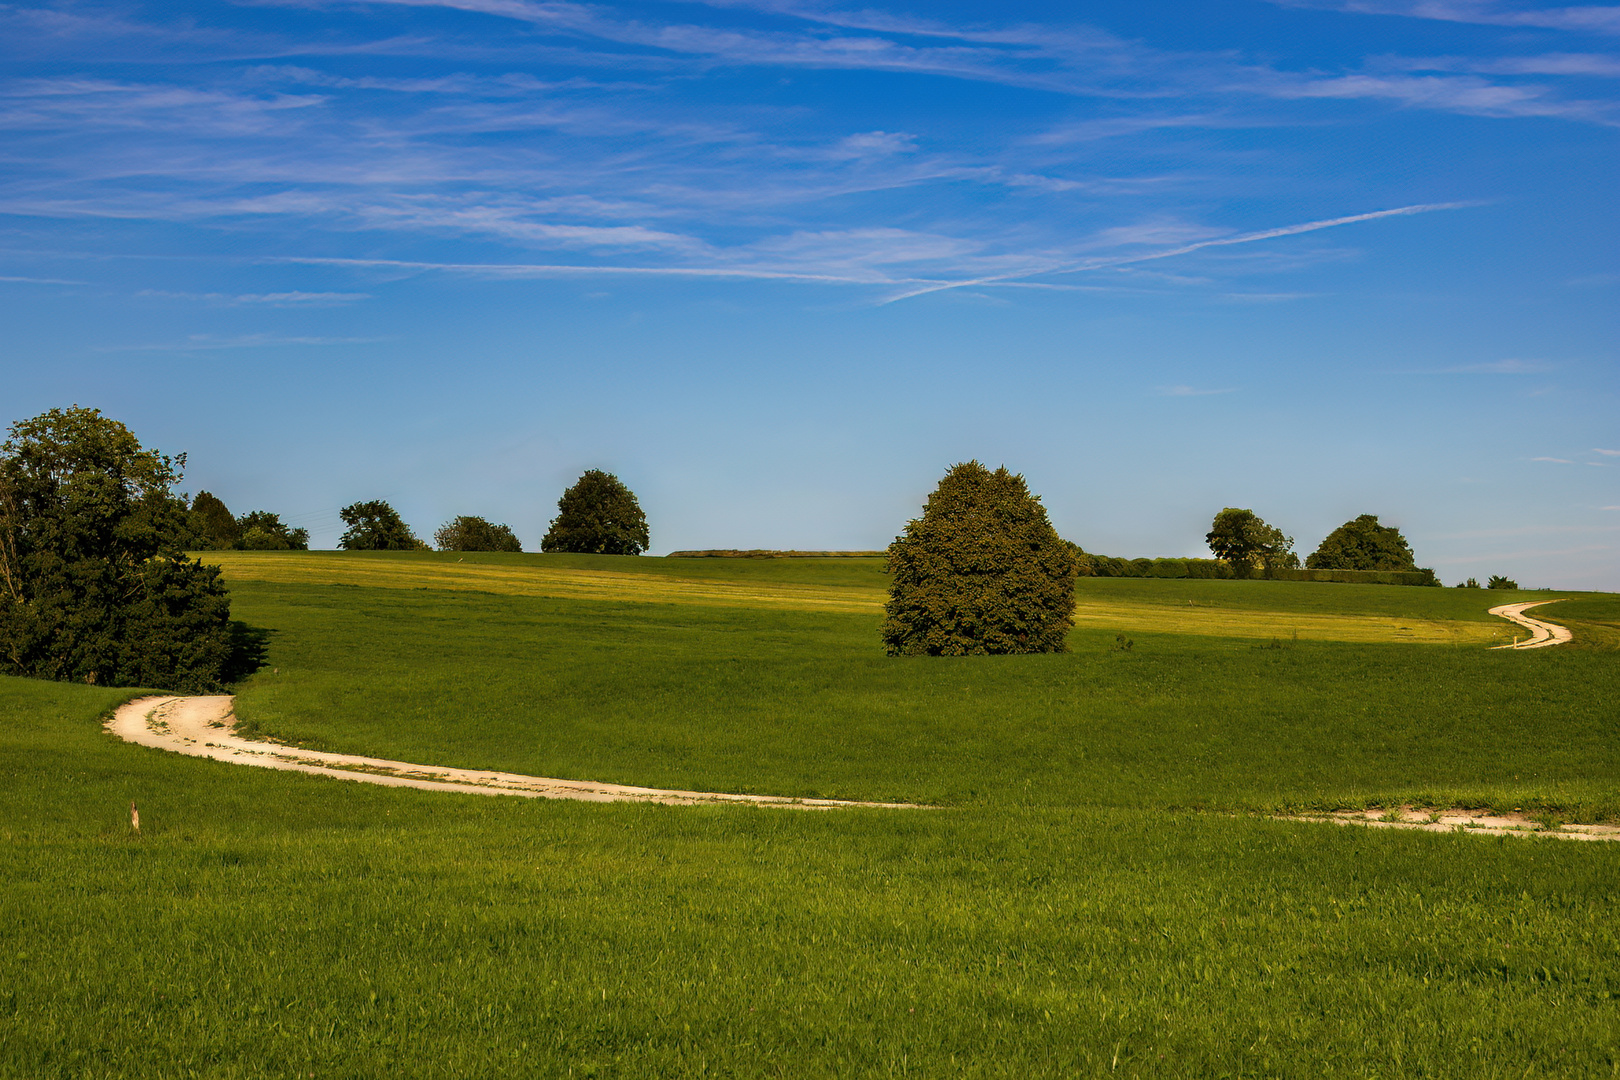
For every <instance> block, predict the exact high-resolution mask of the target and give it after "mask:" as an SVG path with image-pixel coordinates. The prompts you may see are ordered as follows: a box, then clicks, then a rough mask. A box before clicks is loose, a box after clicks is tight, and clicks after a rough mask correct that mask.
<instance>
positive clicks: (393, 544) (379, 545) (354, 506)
mask: <svg viewBox="0 0 1620 1080" xmlns="http://www.w3.org/2000/svg"><path fill="white" fill-rule="evenodd" d="M338 516H339V517H341V518H342V519H343V524H345V525H347V526H348V528H347V529H346V530H344V533H343V536H342V537H341V538H340V539H339V540H338V547H340V548H342V549H343V550H345V551H427V550H428V546H427V544H425V543H423V542H422V541H421V540H419V539H417V536H416V534H415V533H413V532H411V527H410V526H409V525H407V524H405V522H404V520H402V519H401V518H400V516H399V511H397V510H395V509H394V508H393V507H392V506H390V505H388V503H386V502H384V501H382V500H381V499H373V500H372V501H370V502H357V503H350V504H349V505H348V506H345V507H344V508H343V509H341V510H339V511H338Z"/></svg>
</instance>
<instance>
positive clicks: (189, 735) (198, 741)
mask: <svg viewBox="0 0 1620 1080" xmlns="http://www.w3.org/2000/svg"><path fill="white" fill-rule="evenodd" d="M235 700H236V699H235V698H233V697H231V696H229V695H224V694H222V695H218V696H214V697H145V698H137V699H135V700H134V701H131V702H129V703H128V704H126V705H123V706H121V707H119V709H118V711H117V712H115V713H114V714H113V717H112V719H111V720H109V721H107V730H109V731H111V732H112V733H113V734H114V735H117V736H118V737H119V738H120V739H124V740H125V741H127V742H132V743H139V744H140V745H142V746H150V747H154V748H156V749H158V750H173V751H174V752H176V753H179V754H189V755H191V756H192V757H205V758H212V759H213V760H215V761H228V762H231V763H232V764H236V765H257V766H259V767H260V768H263V769H283V770H286V771H288V772H302V773H316V774H319V775H321V776H330V777H333V778H335V779H338V780H356V781H359V782H360V783H364V784H383V785H386V786H388V787H409V788H420V789H423V790H425V791H459V792H462V793H464V794H469V795H518V796H522V797H524V798H530V799H578V800H581V801H584V802H650V803H667V804H672V805H693V804H697V803H706V804H711V805H712V804H715V803H742V804H745V805H749V806H784V807H790V808H796V809H801V810H828V809H834V808H837V807H844V806H867V807H871V806H876V807H885V808H890V809H920V808H919V807H917V806H916V804H914V803H875V802H855V801H852V800H847V799H791V798H787V797H785V796H781V795H728V794H725V793H723V792H714V791H671V790H668V789H664V788H645V787H631V786H629V785H626V784H602V783H596V782H594V781H591V780H557V779H553V778H551V777H546V776H523V775H521V774H519V773H503V772H490V771H488V770H484V769H451V768H446V767H444V766H442V765H414V764H412V763H410V762H408V761H388V760H385V759H383V758H371V757H359V756H357V755H354V754H326V753H321V752H320V751H316V750H305V749H302V748H300V747H296V746H282V745H280V744H278V743H267V742H257V741H255V740H253V739H244V738H241V737H240V736H237V735H234V734H232V731H231V729H232V727H233V726H234V725H235V723H236V718H235V716H234V715H233V714H232V706H233V704H234V703H235Z"/></svg>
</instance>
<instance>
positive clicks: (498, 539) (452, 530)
mask: <svg viewBox="0 0 1620 1080" xmlns="http://www.w3.org/2000/svg"><path fill="white" fill-rule="evenodd" d="M433 542H434V543H435V544H437V545H438V548H439V550H440V551H522V550H523V545H522V544H520V543H518V538H517V535H516V534H515V533H513V532H512V530H511V529H510V528H508V527H507V526H505V525H493V524H491V523H490V522H488V521H486V520H484V519H483V518H481V517H465V516H463V517H458V518H454V519H453V520H450V521H447V522H445V523H444V524H443V525H441V526H439V528H438V529H437V530H435V531H434V533H433Z"/></svg>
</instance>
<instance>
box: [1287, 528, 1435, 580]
mask: <svg viewBox="0 0 1620 1080" xmlns="http://www.w3.org/2000/svg"><path fill="white" fill-rule="evenodd" d="M1305 565H1306V566H1307V567H1309V568H1310V569H1312V570H1416V569H1417V568H1418V566H1417V561H1416V560H1415V559H1414V558H1413V556H1412V549H1411V548H1410V547H1408V546H1407V543H1406V537H1404V536H1402V535H1401V531H1400V530H1399V529H1397V528H1394V527H1393V526H1390V525H1380V524H1378V517H1377V515H1376V514H1362V515H1361V516H1360V517H1358V518H1355V519H1353V520H1351V521H1347V522H1345V523H1344V524H1343V525H1340V526H1339V527H1338V528H1337V529H1334V530H1333V531H1332V532H1330V533H1328V534H1327V537H1326V538H1325V539H1323V541H1322V543H1321V545H1320V546H1319V547H1318V548H1317V549H1316V551H1314V552H1313V553H1312V554H1311V557H1310V558H1308V559H1306V560H1305Z"/></svg>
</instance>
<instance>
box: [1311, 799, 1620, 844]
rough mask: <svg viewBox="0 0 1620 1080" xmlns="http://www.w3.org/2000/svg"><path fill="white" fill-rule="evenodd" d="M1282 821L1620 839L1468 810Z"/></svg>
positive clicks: (1613, 830) (1347, 813)
mask: <svg viewBox="0 0 1620 1080" xmlns="http://www.w3.org/2000/svg"><path fill="white" fill-rule="evenodd" d="M1283 820H1284V821H1330V822H1332V823H1334V824H1335V825H1365V826H1367V827H1368V828H1372V829H1416V830H1419V831H1421V832H1465V833H1472V834H1474V835H1477V836H1546V837H1554V838H1557V839H1559V840H1620V825H1557V826H1551V825H1544V824H1542V823H1541V822H1539V821H1534V820H1532V819H1530V818H1528V817H1525V816H1524V815H1523V814H1482V813H1474V812H1472V811H1468V810H1420V809H1418V808H1417V807H1412V806H1403V807H1401V808H1400V809H1399V810H1337V811H1334V812H1333V813H1331V814H1298V815H1293V816H1290V817H1287V818H1284V819H1283Z"/></svg>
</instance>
